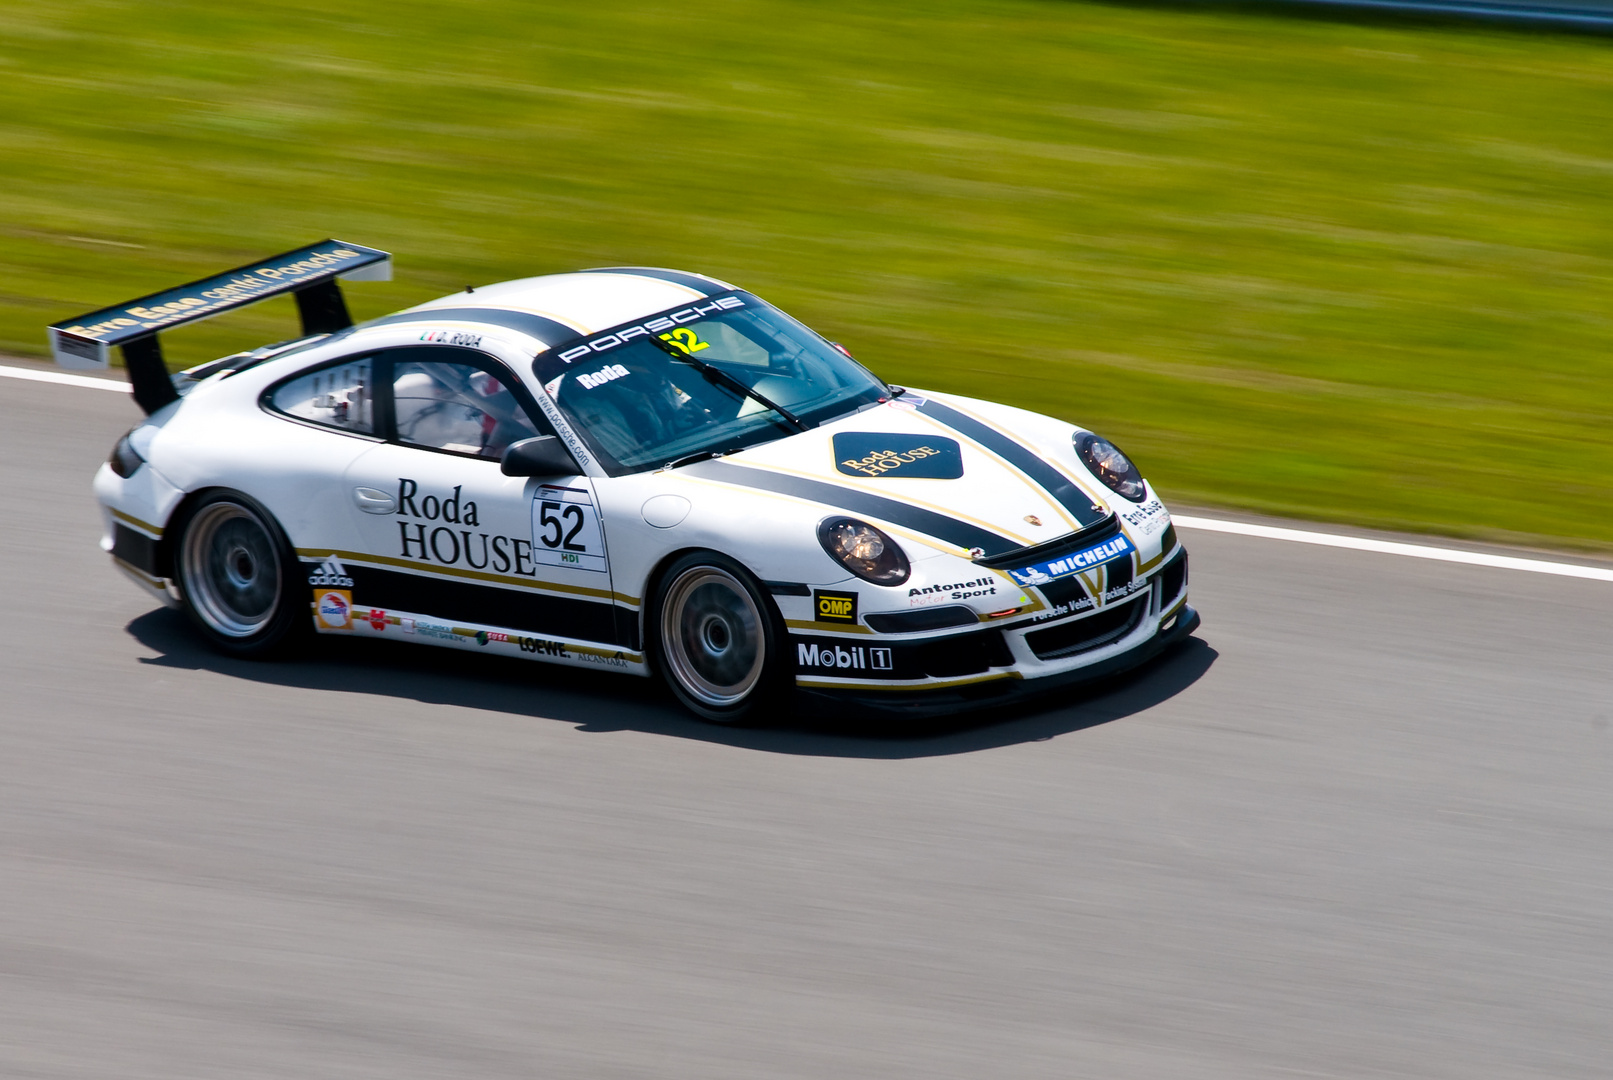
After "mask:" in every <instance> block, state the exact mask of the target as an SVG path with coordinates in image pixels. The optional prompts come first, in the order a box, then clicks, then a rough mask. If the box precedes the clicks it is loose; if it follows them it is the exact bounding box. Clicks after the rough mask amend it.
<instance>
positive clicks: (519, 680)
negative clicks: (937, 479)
mask: <svg viewBox="0 0 1613 1080" xmlns="http://www.w3.org/2000/svg"><path fill="white" fill-rule="evenodd" d="M127 629H128V632H129V633H130V634H131V635H132V636H133V637H134V638H135V640H136V641H138V642H139V643H140V644H141V645H144V646H145V647H146V648H148V649H150V650H151V651H152V652H154V653H156V654H157V655H155V656H152V657H142V658H141V659H140V662H141V663H143V664H151V665H155V666H159V667H168V668H175V669H179V670H186V671H197V670H200V671H210V672H215V673H218V674H221V675H225V676H227V677H230V678H235V679H240V680H242V681H244V682H257V683H263V684H266V685H274V686H287V687H297V688H302V689H311V690H330V689H341V690H343V691H344V692H347V693H360V694H373V695H375V696H377V697H393V698H405V699H409V700H413V701H419V702H421V703H423V704H427V705H452V706H457V707H461V708H471V709H485V710H489V711H494V712H502V713H508V714H514V715H517V716H530V717H532V718H534V719H541V720H550V721H555V720H558V721H560V722H561V723H566V724H572V725H574V726H575V728H576V730H577V731H579V732H585V733H590V734H608V733H612V732H621V731H639V732H645V733H648V734H652V735H664V736H668V737H671V738H678V739H696V740H699V741H701V742H709V743H717V744H720V745H724V746H733V747H738V748H741V749H748V750H758V751H762V752H766V753H775V754H803V755H808V756H814V757H850V758H880V759H900V758H923V757H940V756H945V755H949V754H966V753H971V752H974V751H977V750H989V749H994V748H996V747H1001V746H1012V745H1015V744H1018V743H1026V742H1037V741H1043V740H1047V739H1052V738H1056V737H1058V736H1060V735H1069V734H1072V733H1074V732H1078V731H1084V730H1086V729H1088V728H1093V727H1097V726H1099V725H1100V724H1107V723H1111V722H1113V721H1116V720H1123V719H1125V718H1127V717H1130V716H1135V715H1137V714H1138V713H1141V712H1145V711H1147V710H1148V709H1151V708H1153V707H1154V706H1156V705H1159V704H1161V703H1162V702H1165V701H1168V700H1170V699H1171V698H1173V697H1175V696H1176V695H1177V694H1180V693H1182V692H1183V691H1184V690H1186V689H1187V688H1188V687H1190V686H1192V685H1193V684H1194V683H1195V682H1197V681H1198V680H1199V679H1200V678H1202V677H1203V676H1204V674H1205V673H1206V672H1208V671H1209V670H1210V666H1211V665H1212V664H1214V663H1215V661H1216V659H1217V657H1218V656H1219V654H1218V653H1217V652H1216V651H1215V649H1214V648H1213V647H1212V646H1211V645H1210V644H1209V643H1208V642H1205V641H1203V640H1201V639H1199V638H1197V637H1191V638H1188V639H1187V640H1186V641H1185V642H1183V643H1182V644H1181V645H1179V646H1177V647H1176V648H1174V649H1172V650H1170V651H1169V652H1167V653H1165V654H1164V655H1162V656H1160V657H1158V658H1156V659H1155V660H1153V661H1152V662H1150V663H1148V664H1145V665H1143V666H1142V667H1141V668H1138V669H1136V670H1134V671H1131V672H1127V673H1125V674H1123V675H1118V676H1113V677H1110V678H1107V679H1103V680H1099V681H1097V682H1093V683H1090V684H1087V685H1084V686H1077V687H1074V688H1070V689H1065V690H1062V691H1059V692H1058V693H1057V695H1055V696H1053V697H1051V698H1047V699H1040V700H1029V701H1024V702H1020V703H1018V704H1014V705H1006V706H997V707H993V708H981V709H976V710H972V711H968V712H965V713H961V714H958V715H955V716H951V717H943V718H940V719H927V720H923V721H917V720H902V719H895V720H892V719H886V718H880V717H871V716H867V715H858V714H856V713H852V712H847V713H845V714H843V715H836V716H824V715H822V714H821V712H818V711H814V712H810V713H809V712H806V711H804V710H803V709H798V710H797V711H796V712H795V713H794V714H793V715H790V716H784V717H779V718H777V719H776V720H775V721H774V722H772V723H769V724H766V725H758V726H750V727H722V726H720V725H716V724H708V723H705V722H703V721H700V720H697V719H695V718H694V717H692V716H690V715H689V714H688V713H686V712H684V711H683V709H682V708H680V707H679V706H678V705H677V703H676V702H674V701H673V700H672V698H671V695H670V694H668V693H667V692H666V691H665V690H664V689H663V688H662V686H661V684H660V683H659V682H658V681H656V680H653V679H639V678H633V677H631V676H623V675H620V674H616V673H610V672H599V671H590V670H586V669H578V668H569V667H560V666H557V665H550V664H538V663H533V662H532V661H528V660H518V659H515V658H511V657H504V656H493V655H477V654H475V653H468V652H463V651H460V650H454V649H436V648H399V647H397V646H396V645H394V644H392V643H389V642H384V641H376V640H374V639H370V638H353V639H343V638H333V637H329V636H327V637H323V638H320V639H318V640H317V642H315V644H314V646H313V647H310V648H307V649H304V650H302V651H301V652H300V653H298V654H296V655H293V656H291V657H288V658H286V659H281V660H273V661H260V660H241V659H237V658H235V657H230V656H224V655H222V654H220V653H218V652H217V651H215V650H214V649H213V648H212V647H211V646H209V645H208V644H207V643H206V641H204V640H203V639H202V637H201V635H200V634H198V633H197V632H196V630H195V629H194V628H192V627H191V625H190V624H189V623H188V622H187V621H186V619H185V617H184V616H183V615H181V614H179V613H178V612H175V611H172V610H169V609H167V608H158V609H156V610H154V611H150V612H148V613H146V614H145V615H141V616H140V617H138V618H136V619H134V620H133V621H131V622H130V623H129V624H128V627H127ZM818 708H819V709H821V706H819V707H818Z"/></svg>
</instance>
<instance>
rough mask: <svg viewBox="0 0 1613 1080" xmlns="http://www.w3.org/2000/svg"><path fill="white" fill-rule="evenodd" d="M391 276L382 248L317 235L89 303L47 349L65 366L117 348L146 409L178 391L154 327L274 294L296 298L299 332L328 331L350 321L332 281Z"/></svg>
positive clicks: (98, 362)
mask: <svg viewBox="0 0 1613 1080" xmlns="http://www.w3.org/2000/svg"><path fill="white" fill-rule="evenodd" d="M338 278H348V279H349V280H352V281H390V280H392V256H391V255H389V254H388V253H387V252H385V251H377V250H376V249H375V248H368V247H363V246H362V245H359V244H344V243H342V242H341V241H340V240H322V241H320V242H319V243H317V244H309V245H308V246H307V247H301V248H297V249H296V250H294V251H287V252H284V253H282V254H280V255H272V256H270V257H269V258H267V259H260V260H258V261H257V262H250V263H247V264H246V265H245V266H238V267H236V268H235V269H234V270H226V271H224V273H222V274H215V275H214V276H212V277H208V278H202V279H201V280H200V281H192V282H191V283H189V284H188V285H181V286H179V287H178V288H174V289H165V290H164V291H162V292H157V293H152V294H151V295H150V296H142V297H140V298H139V299H137V300H130V301H129V302H128V303H124V304H114V305H112V306H111V307H105V308H101V309H100V310H99V311H92V312H90V313H89V314H88V315H80V316H79V317H78V318H76V319H65V320H63V321H62V322H58V323H52V324H51V326H50V351H51V354H52V355H53V356H54V357H55V358H56V362H57V363H58V364H60V365H61V366H62V367H68V368H105V367H107V366H108V365H109V364H110V363H111V359H112V348H113V346H117V347H119V348H121V349H122V350H123V362H124V365H125V366H126V367H127V368H128V369H129V383H130V385H131V387H132V388H133V389H134V400H135V401H136V403H138V404H139V406H140V407H141V408H142V409H144V410H145V411H146V412H148V413H151V412H155V411H156V410H158V409H160V408H162V407H163V406H164V405H166V404H168V403H169V402H170V401H174V400H176V399H177V398H178V396H179V394H178V392H177V391H176V390H175V389H174V384H173V381H172V380H171V379H170V378H169V377H168V368H167V366H166V365H165V364H164V363H163V359H162V346H161V345H160V344H158V342H157V332H158V331H159V330H169V329H172V328H173V327H175V326H182V325H184V324H185V323H191V322H197V321H199V320H201V319H207V318H211V317H212V316H214V315H221V314H223V313H224V312H226V311H233V310H234V309H235V308H239V307H245V306H246V305H248V304H255V303H257V302H258V301H260V300H267V299H269V298H270V297H273V296H281V295H283V294H285V293H288V292H289V293H291V294H292V295H294V296H295V297H296V298H297V313H298V315H300V316H301V317H302V333H303V336H304V337H309V336H312V335H314V334H332V333H335V332H336V331H338V330H345V329H346V328H347V327H349V326H352V325H353V318H352V316H351V315H349V314H348V313H347V302H346V301H345V300H343V299H342V290H341V287H340V286H339V285H337V283H336V281H337V279H338Z"/></svg>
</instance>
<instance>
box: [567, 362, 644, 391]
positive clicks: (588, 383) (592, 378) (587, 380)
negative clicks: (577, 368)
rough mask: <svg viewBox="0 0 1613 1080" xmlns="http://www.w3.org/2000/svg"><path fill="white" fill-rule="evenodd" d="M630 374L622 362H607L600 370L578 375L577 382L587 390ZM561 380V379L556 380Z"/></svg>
mask: <svg viewBox="0 0 1613 1080" xmlns="http://www.w3.org/2000/svg"><path fill="white" fill-rule="evenodd" d="M628 374H629V372H628V370H627V368H625V367H623V366H622V365H621V364H606V365H605V366H604V367H602V368H600V369H599V370H598V371H591V372H589V373H588V374H586V375H578V376H577V383H578V385H580V386H581V387H582V388H583V389H585V390H592V389H593V388H594V387H596V386H604V385H605V384H606V383H608V382H615V381H616V380H617V379H622V378H626V377H627V375H628ZM556 381H559V380H556Z"/></svg>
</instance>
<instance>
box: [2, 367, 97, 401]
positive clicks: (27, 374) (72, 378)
mask: <svg viewBox="0 0 1613 1080" xmlns="http://www.w3.org/2000/svg"><path fill="white" fill-rule="evenodd" d="M0 375H3V376H5V377H6V378H8V379H26V380H28V381H29V382H50V383H61V384H62V385H63V386H88V387H90V388H92V389H95V390H115V391H117V392H118V393H120V394H127V393H128V392H129V384H128V383H126V382H123V381H121V380H118V379H97V378H96V377H95V376H93V375H69V374H67V372H65V371H37V370H35V369H34V368H22V367H7V366H5V365H3V364H0Z"/></svg>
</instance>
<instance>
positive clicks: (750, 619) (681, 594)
mask: <svg viewBox="0 0 1613 1080" xmlns="http://www.w3.org/2000/svg"><path fill="white" fill-rule="evenodd" d="M647 623H648V626H647V629H648V630H649V634H648V635H647V636H648V637H649V647H650V656H651V659H652V660H653V662H654V664H655V668H656V670H657V671H659V672H660V673H661V677H662V678H663V679H664V680H665V681H666V684H667V686H668V687H669V688H670V689H671V690H672V693H673V696H675V697H676V698H677V699H678V701H679V702H681V703H682V704H683V706H684V707H685V708H687V709H688V710H689V711H690V712H692V713H694V714H695V715H696V716H699V717H701V718H703V719H705V720H709V721H711V722H712V723H716V724H740V723H747V722H754V721H756V720H757V719H760V718H761V717H763V716H765V715H766V714H767V713H768V711H769V710H770V709H773V708H775V707H777V706H778V705H780V704H781V703H782V702H783V701H784V699H785V697H786V695H787V694H788V691H789V687H790V674H791V673H790V671H789V670H788V668H787V666H786V664H785V660H786V659H787V656H786V648H787V645H788V637H787V636H786V634H785V629H784V619H783V617H782V616H780V615H779V611H778V608H777V606H776V605H774V603H773V600H772V598H771V597H770V596H768V594H767V593H766V591H764V590H763V588H762V586H761V584H760V582H758V581H757V580H756V578H755V577H754V576H753V575H752V574H751V573H750V572H749V571H747V570H746V569H745V568H744V567H743V566H741V565H739V563H737V562H735V561H734V560H733V559H730V558H728V557H727V556H724V555H719V554H717V553H716V552H714V551H696V552H691V553H690V554H688V555H685V556H683V557H682V558H680V559H678V560H677V561H676V562H674V563H673V564H672V565H671V566H670V567H668V568H667V571H666V573H664V574H662V575H661V581H660V584H659V586H658V587H657V588H656V590H655V596H654V599H653V600H652V602H651V604H650V610H649V619H648V620H647Z"/></svg>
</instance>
